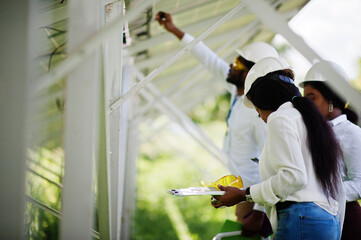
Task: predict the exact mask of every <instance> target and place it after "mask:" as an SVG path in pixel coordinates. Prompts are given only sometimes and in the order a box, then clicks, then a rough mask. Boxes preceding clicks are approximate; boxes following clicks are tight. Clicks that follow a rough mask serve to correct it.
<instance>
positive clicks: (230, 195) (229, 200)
mask: <svg viewBox="0 0 361 240" xmlns="http://www.w3.org/2000/svg"><path fill="white" fill-rule="evenodd" d="M218 188H219V190H221V191H225V193H224V194H223V195H222V196H213V197H214V198H216V199H218V201H217V202H212V206H213V207H215V208H219V207H222V206H227V207H231V206H233V205H236V204H237V203H239V202H242V201H246V190H242V189H239V188H236V187H228V186H227V187H224V186H222V185H218Z"/></svg>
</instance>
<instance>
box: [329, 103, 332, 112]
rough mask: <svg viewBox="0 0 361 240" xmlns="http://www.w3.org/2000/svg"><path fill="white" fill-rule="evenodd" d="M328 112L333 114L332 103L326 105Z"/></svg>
mask: <svg viewBox="0 0 361 240" xmlns="http://www.w3.org/2000/svg"><path fill="white" fill-rule="evenodd" d="M328 112H333V104H332V102H330V104H328Z"/></svg>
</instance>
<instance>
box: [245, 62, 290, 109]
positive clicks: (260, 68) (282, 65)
mask: <svg viewBox="0 0 361 240" xmlns="http://www.w3.org/2000/svg"><path fill="white" fill-rule="evenodd" d="M284 69H291V67H290V65H289V64H288V63H287V62H286V61H285V60H283V59H282V58H280V57H266V58H263V59H261V60H260V61H258V62H257V63H256V64H255V65H253V67H252V68H251V70H250V71H249V72H248V74H247V77H246V80H245V82H244V95H245V96H246V95H247V93H248V91H249V90H250V89H251V86H252V84H253V83H254V82H255V81H256V80H257V79H258V78H259V77H263V76H265V75H267V74H268V73H270V72H275V71H278V70H284ZM243 102H244V105H246V107H248V108H255V107H254V105H253V103H252V102H251V101H250V100H249V99H248V98H247V96H246V97H245V98H244V100H243Z"/></svg>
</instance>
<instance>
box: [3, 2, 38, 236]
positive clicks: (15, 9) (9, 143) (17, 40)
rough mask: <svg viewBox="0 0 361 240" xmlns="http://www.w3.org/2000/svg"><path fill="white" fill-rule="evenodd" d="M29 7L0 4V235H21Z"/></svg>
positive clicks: (21, 4)
mask: <svg viewBox="0 0 361 240" xmlns="http://www.w3.org/2000/svg"><path fill="white" fill-rule="evenodd" d="M31 11H32V5H31V4H30V3H29V2H28V1H25V0H14V1H10V2H4V3H2V6H1V8H0V15H1V19H2V21H0V30H1V32H2V33H4V34H2V37H1V38H0V44H1V46H2V47H1V54H0V59H1V64H0V73H1V75H0V85H1V86H0V109H1V117H0V128H1V136H0V161H1V167H0V188H1V196H0V216H1V218H0V238H1V239H23V238H24V199H25V196H24V192H25V159H26V150H25V149H26V144H27V143H26V139H27V124H26V118H27V111H28V109H27V107H28V104H27V103H28V99H27V97H28V94H27V90H28V84H29V80H30V79H29V72H28V71H29V66H30V54H29V53H30V51H29V48H30V44H29V32H28V27H29V21H30V17H29V16H30V13H31ZM5 19H6V21H5ZM5 33H6V34H5Z"/></svg>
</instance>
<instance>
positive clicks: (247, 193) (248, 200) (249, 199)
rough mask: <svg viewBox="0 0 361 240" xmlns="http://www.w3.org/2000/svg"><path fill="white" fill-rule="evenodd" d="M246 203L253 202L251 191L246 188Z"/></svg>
mask: <svg viewBox="0 0 361 240" xmlns="http://www.w3.org/2000/svg"><path fill="white" fill-rule="evenodd" d="M246 201H247V202H254V201H253V199H252V196H251V189H250V188H249V187H248V188H246Z"/></svg>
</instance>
